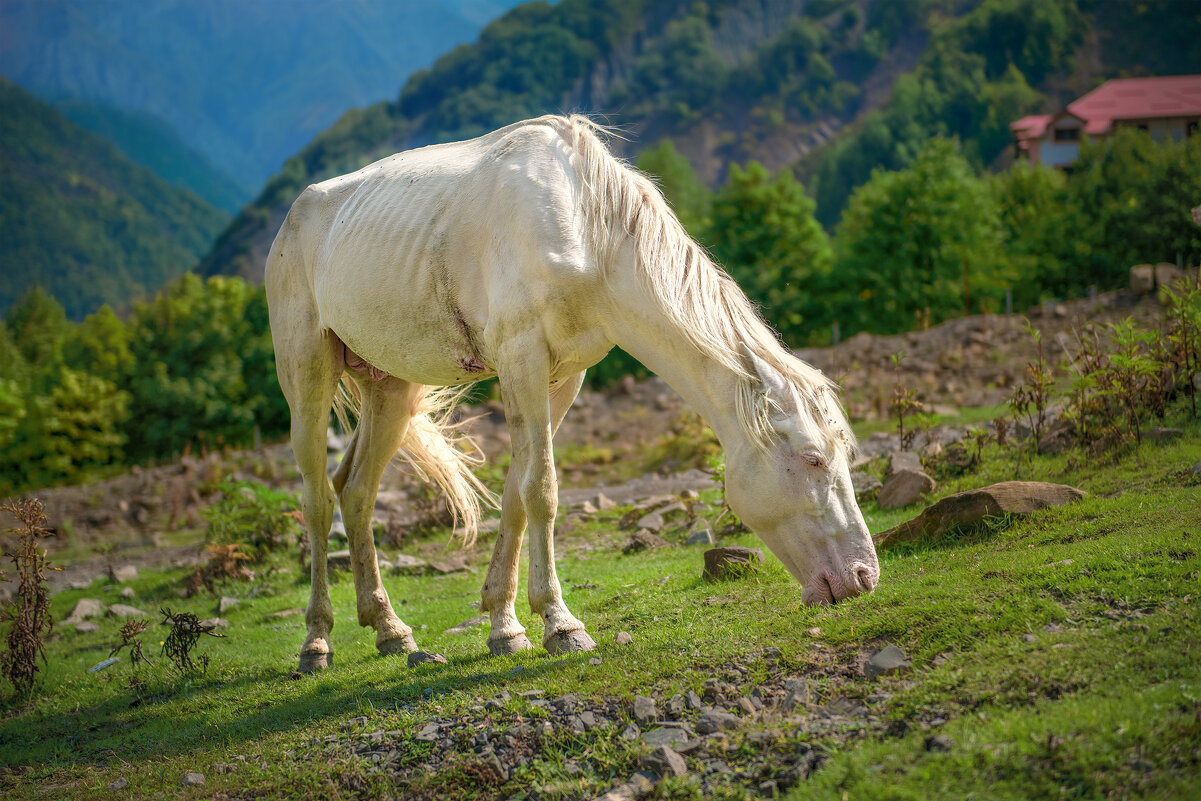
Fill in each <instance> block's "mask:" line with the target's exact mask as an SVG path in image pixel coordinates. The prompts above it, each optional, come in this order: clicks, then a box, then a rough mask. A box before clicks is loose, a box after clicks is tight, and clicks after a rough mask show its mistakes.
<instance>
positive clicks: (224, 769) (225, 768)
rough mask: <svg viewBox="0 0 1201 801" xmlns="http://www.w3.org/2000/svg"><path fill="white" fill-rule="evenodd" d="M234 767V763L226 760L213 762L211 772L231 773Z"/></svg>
mask: <svg viewBox="0 0 1201 801" xmlns="http://www.w3.org/2000/svg"><path fill="white" fill-rule="evenodd" d="M236 768H237V766H236V765H231V764H230V763H228V762H215V763H213V772H214V773H221V774H226V773H233V772H234V770H235V769H236Z"/></svg>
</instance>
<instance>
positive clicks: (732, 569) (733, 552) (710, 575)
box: [701, 545, 763, 581]
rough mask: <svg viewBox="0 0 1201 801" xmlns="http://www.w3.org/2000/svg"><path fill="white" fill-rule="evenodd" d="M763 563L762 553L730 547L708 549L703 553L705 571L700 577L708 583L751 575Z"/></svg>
mask: <svg viewBox="0 0 1201 801" xmlns="http://www.w3.org/2000/svg"><path fill="white" fill-rule="evenodd" d="M762 561H763V551H761V550H759V549H758V548H745V547H743V546H741V545H732V546H730V547H728V548H710V549H709V550H707V551H705V569H704V571H703V572H702V574H701V575H702V577H703V578H706V579H708V580H710V581H720V580H722V579H726V578H737V577H739V576H744V575H746V574H747V573H753V572H755V570H756V565H758V564H760V563H761V562H762Z"/></svg>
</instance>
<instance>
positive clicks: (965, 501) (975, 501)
mask: <svg viewBox="0 0 1201 801" xmlns="http://www.w3.org/2000/svg"><path fill="white" fill-rule="evenodd" d="M1086 494H1087V493H1085V492H1084V491H1083V490H1078V489H1076V488H1075V487H1069V486H1067V485H1066V484H1048V483H1045V482H1042V481H1002V482H1001V483H999V484H991V485H989V486H987V487H981V488H980V489H975V490H967V491H965V492H957V493H955V494H954V495H948V496H947V497H945V498H943V499H942V500H941V501H939V502H938V503H935V504H932V505H931V506H928V507H926V509H925V511H923V512H922V513H921V514H920V515H918V516H917V517H915V518H913V519H912V520H910V521H908V522H906V523H902V524H901V525H899V526H896V527H895V528H891V529H889V530H888V531H885V532H883V533H881V534H878V535H877V536H876V538H875V540H876V545H877V547H879V546H881V545H885V544H895V543H898V542H906V541H909V540H915V539H921V538H922V537H932V538H933V537H938V536H939V535H941V534H943V533H944V532H946V531H947V530H949V529H951V528H953V527H956V526H970V525H974V524H976V523H979V522H980V521H982V520H984V519H985V518H987V517H995V516H997V515H1006V514H1008V515H1028V514H1030V513H1031V512H1034V511H1037V510H1038V509H1043V508H1046V507H1048V506H1063V505H1064V504H1068V503H1072V502H1073V501H1077V500H1079V499H1080V498H1083V497H1084V496H1085V495H1086Z"/></svg>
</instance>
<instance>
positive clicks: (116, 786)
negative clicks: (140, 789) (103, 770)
mask: <svg viewBox="0 0 1201 801" xmlns="http://www.w3.org/2000/svg"><path fill="white" fill-rule="evenodd" d="M128 786H129V780H128V779H126V778H125V777H124V776H118V777H117V780H116V781H115V782H113V783H112V784H110V785H109V786H108V789H110V790H124V789H125V788H126V787H128Z"/></svg>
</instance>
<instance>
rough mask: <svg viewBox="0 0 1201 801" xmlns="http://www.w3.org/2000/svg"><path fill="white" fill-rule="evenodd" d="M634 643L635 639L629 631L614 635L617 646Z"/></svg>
mask: <svg viewBox="0 0 1201 801" xmlns="http://www.w3.org/2000/svg"><path fill="white" fill-rule="evenodd" d="M633 641H634V637H633V635H632V634H630V633H629V632H628V631H619V632H617V633H616V634H614V635H613V642H614V643H616V644H617V645H629V644H630V643H632V642H633Z"/></svg>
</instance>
